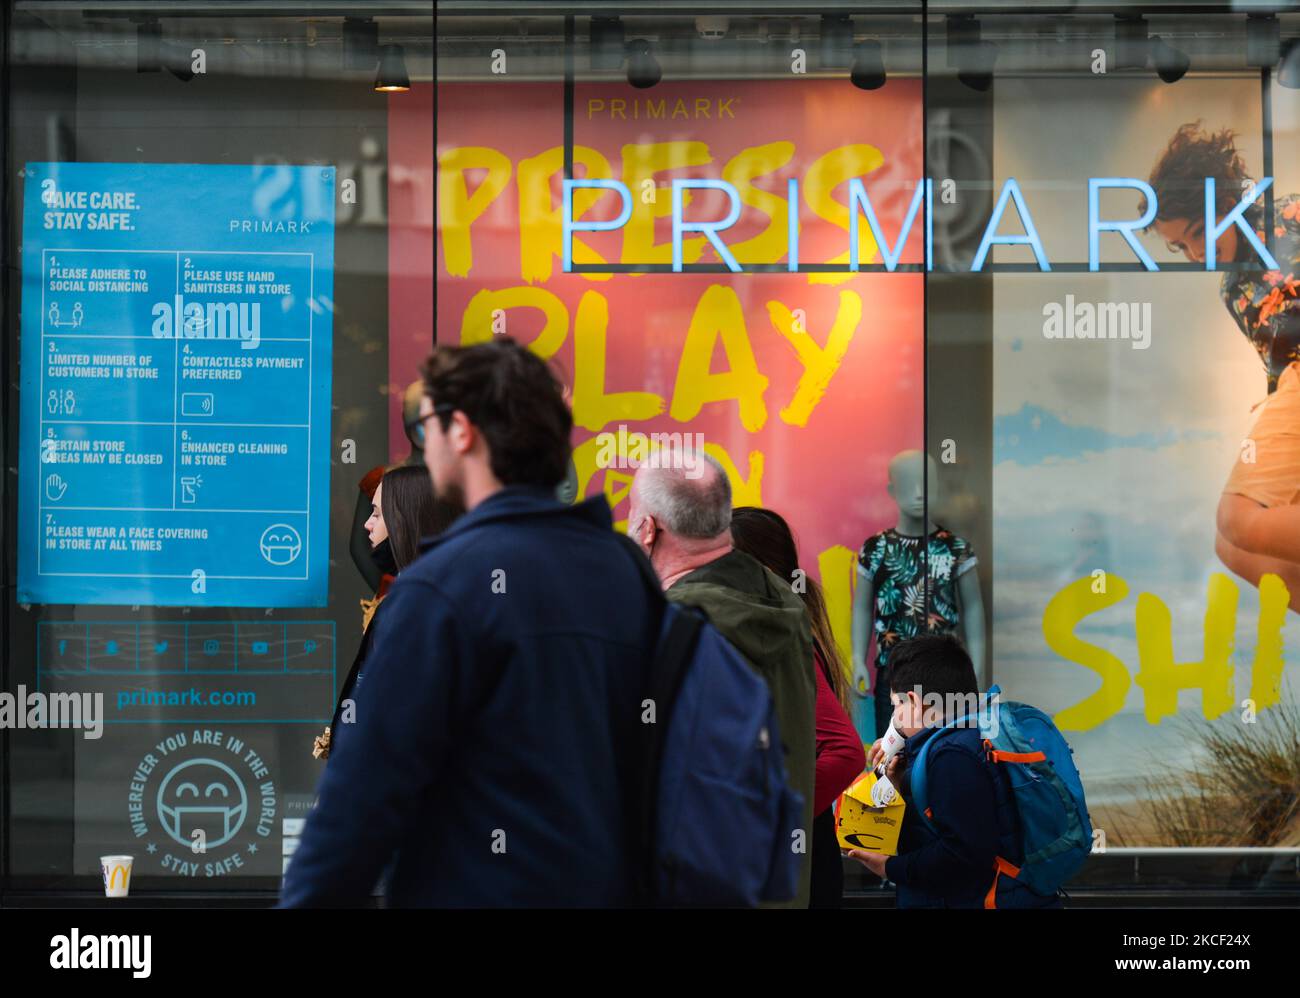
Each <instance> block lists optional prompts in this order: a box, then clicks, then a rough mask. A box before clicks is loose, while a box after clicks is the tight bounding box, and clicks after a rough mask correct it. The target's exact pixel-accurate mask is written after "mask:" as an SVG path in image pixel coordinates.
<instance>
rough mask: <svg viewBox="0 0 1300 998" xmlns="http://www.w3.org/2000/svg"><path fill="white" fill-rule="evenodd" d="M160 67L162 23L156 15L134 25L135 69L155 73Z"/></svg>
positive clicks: (139, 71) (138, 71) (140, 71)
mask: <svg viewBox="0 0 1300 998" xmlns="http://www.w3.org/2000/svg"><path fill="white" fill-rule="evenodd" d="M161 69H162V24H160V23H159V21H158V19H157V18H156V17H152V18H149V19H148V20H144V21H141V22H140V23H139V24H137V25H136V26H135V71H136V72H137V73H156V72H158V71H159V70H161Z"/></svg>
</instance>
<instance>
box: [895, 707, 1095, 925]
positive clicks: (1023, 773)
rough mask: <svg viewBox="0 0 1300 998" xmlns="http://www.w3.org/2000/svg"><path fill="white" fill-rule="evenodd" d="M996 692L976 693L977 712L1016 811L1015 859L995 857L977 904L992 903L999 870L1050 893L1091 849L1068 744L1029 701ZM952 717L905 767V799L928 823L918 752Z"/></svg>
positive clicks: (946, 731) (942, 732)
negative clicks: (984, 892) (1018, 859)
mask: <svg viewBox="0 0 1300 998" xmlns="http://www.w3.org/2000/svg"><path fill="white" fill-rule="evenodd" d="M1001 693H1002V691H1001V690H1000V689H999V688H998V687H997V686H993V687H991V688H990V689H989V690H988V692H987V693H985V694H984V698H983V702H982V709H981V711H980V713H979V715H978V718H979V727H980V739H981V741H982V743H983V745H984V757H985V759H986V760H987V761H988V762H989V763H990V764H992V765H994V766H996V767H998V768H999V769H1000V770H1001V771H1002V772H1003V773H1004V774H1005V776H1006V778H1007V783H1008V786H1009V788H1010V793H1011V799H1012V801H1013V803H1014V804H1015V808H1016V814H1017V816H1018V817H1019V827H1020V845H1021V856H1022V857H1023V859H1022V860H1021V862H1020V865H1019V866H1016V865H1014V864H1013V863H1011V862H1010V861H1009V860H1007V859H1005V858H1004V857H1001V856H999V857H998V858H997V861H996V864H995V866H996V869H995V872H994V875H993V887H992V888H991V889H990V891H989V894H988V897H987V899H986V900H985V907H987V908H992V907H994V906H995V899H996V897H997V888H998V879H999V878H1000V877H1003V876H1006V877H1011V878H1013V879H1014V880H1016V881H1018V882H1020V883H1021V884H1023V885H1024V886H1026V887H1028V888H1029V889H1030V890H1031V891H1033V892H1034V893H1035V894H1038V895H1041V896H1043V897H1052V896H1054V895H1055V894H1057V893H1058V892H1059V890H1060V888H1061V886H1062V885H1063V884H1064V883H1065V882H1066V881H1068V880H1069V879H1070V877H1072V876H1073V875H1074V874H1075V873H1077V872H1078V871H1079V869H1080V867H1082V866H1083V864H1084V862H1085V861H1086V860H1087V858H1088V854H1089V853H1090V852H1091V851H1092V822H1091V820H1090V819H1089V817H1088V805H1087V802H1086V801H1085V799H1084V794H1083V781H1082V779H1080V777H1079V770H1078V768H1077V767H1076V766H1075V764H1074V758H1073V756H1074V750H1073V749H1072V748H1070V745H1069V743H1068V742H1067V741H1066V740H1065V737H1064V736H1063V735H1062V734H1061V732H1060V731H1059V730H1058V729H1057V727H1056V725H1055V724H1053V723H1052V719H1051V718H1050V717H1048V716H1047V715H1046V714H1045V713H1043V712H1042V711H1041V710H1039V709H1038V708H1037V707H1031V706H1029V705H1028V704H1024V703H1016V702H1014V701H1006V702H1004V701H1002V699H1001ZM966 720H967V719H966V718H965V717H961V718H954V719H953V720H951V721H949V722H948V723H947V724H945V725H944V726H943V727H942V728H940V729H939V731H937V732H935V734H934V735H932V736H931V737H930V738H928V739H927V740H926V742H925V744H924V745H922V746H921V750H920V752H918V753H917V756H916V760H915V761H914V762H913V763H912V767H911V791H912V795H911V796H912V800H911V801H910V802H909V803H912V804H913V805H914V807H915V809H916V812H917V813H918V814H920V815H921V816H922V820H924V821H925V822H926V824H927V825H929V826H930V828H931V829H933V827H934V825H933V822H932V821H931V819H930V817H929V815H928V814H927V813H926V812H927V811H928V810H929V803H928V800H927V794H926V771H925V770H926V757H927V756H928V754H929V752H930V750H931V749H932V748H933V747H934V745H935V743H936V742H939V741H941V740H942V739H943V738H944V737H945V736H947V735H950V734H951V733H953V732H956V731H957V730H959V729H961V728H962V727H965V726H966V724H965V722H966Z"/></svg>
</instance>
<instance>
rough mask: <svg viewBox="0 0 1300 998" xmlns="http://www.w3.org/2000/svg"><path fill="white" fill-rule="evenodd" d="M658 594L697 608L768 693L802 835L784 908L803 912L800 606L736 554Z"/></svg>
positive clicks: (809, 776)
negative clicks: (795, 888)
mask: <svg viewBox="0 0 1300 998" xmlns="http://www.w3.org/2000/svg"><path fill="white" fill-rule="evenodd" d="M666 595H667V596H668V598H669V599H670V600H672V601H673V602H674V603H684V604H687V605H689V606H696V607H699V608H700V609H701V610H703V611H704V613H705V615H706V616H707V617H708V618H709V620H710V621H711V622H712V624H713V626H714V627H716V628H717V629H718V630H719V631H720V632H722V635H723V637H725V638H726V639H727V640H728V641H729V642H731V644H732V645H733V646H734V647H735V648H736V650H737V651H739V652H740V653H741V654H742V655H743V656H744V657H745V659H746V660H747V661H748V662H749V664H750V665H751V666H752V667H753V669H754V671H755V672H757V673H758V674H759V675H760V676H762V677H763V678H764V679H765V680H766V681H767V685H768V688H769V689H770V690H771V691H772V699H773V700H774V701H775V702H776V715H777V724H778V725H780V728H781V741H782V742H783V743H784V745H785V768H786V777H787V779H788V780H789V782H790V786H791V787H793V788H794V789H795V790H796V791H797V792H798V793H799V794H801V795H802V796H803V801H804V807H803V821H802V824H801V826H800V827H801V828H802V829H803V835H802V836H798V840H797V841H796V842H793V843H791V847H792V848H795V849H801V850H802V852H803V863H802V867H801V871H800V875H799V893H798V895H797V896H796V899H795V900H794V901H793V902H790V903H789V905H788V907H799V908H806V907H808V878H809V874H810V865H809V857H810V855H811V846H812V818H813V814H812V801H813V774H814V769H815V765H816V755H817V744H816V727H815V724H816V720H815V713H816V709H817V685H816V681H815V679H814V675H813V668H814V666H813V648H812V631H811V629H810V628H809V625H808V615H807V613H806V612H805V610H804V605H803V600H801V599H800V598H799V597H798V596H797V595H796V594H795V592H794V590H793V589H792V588H791V586H790V583H788V582H784V581H782V579H781V578H779V577H778V576H776V575H774V574H773V573H772V572H770V571H768V570H767V569H766V568H764V567H763V565H762V564H760V563H759V562H758V561H757V560H755V559H754V558H752V557H750V556H749V555H747V554H745V553H744V552H743V551H736V550H732V551H730V552H728V553H727V554H725V555H723V556H722V557H721V558H718V559H717V560H716V561H711V562H709V563H708V564H707V565H704V566H702V567H700V568H697V569H695V571H693V572H691V573H690V574H688V575H685V576H683V577H682V578H681V579H679V580H678V581H677V582H676V583H674V584H673V585H672V587H671V588H670V589H669V590H668V592H667V594H666ZM783 907H785V906H783Z"/></svg>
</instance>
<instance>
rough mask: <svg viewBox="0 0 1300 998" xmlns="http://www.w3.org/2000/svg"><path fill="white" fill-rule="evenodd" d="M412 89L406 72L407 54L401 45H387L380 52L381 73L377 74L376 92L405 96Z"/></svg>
mask: <svg viewBox="0 0 1300 998" xmlns="http://www.w3.org/2000/svg"><path fill="white" fill-rule="evenodd" d="M410 89H411V77H410V76H409V75H408V74H407V72H406V53H405V52H403V51H402V46H400V45H385V46H384V47H383V48H381V49H380V50H379V72H378V73H376V74H375V92H376V93H381V94H404V93H406V92H407V91H408V90H410Z"/></svg>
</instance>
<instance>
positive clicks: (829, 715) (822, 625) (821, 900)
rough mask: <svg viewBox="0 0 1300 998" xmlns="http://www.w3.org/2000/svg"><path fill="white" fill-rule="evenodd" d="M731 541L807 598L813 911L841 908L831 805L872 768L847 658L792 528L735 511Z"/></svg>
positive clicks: (757, 511) (765, 513)
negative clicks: (851, 711)
mask: <svg viewBox="0 0 1300 998" xmlns="http://www.w3.org/2000/svg"><path fill="white" fill-rule="evenodd" d="M731 540H732V543H733V544H734V545H735V547H736V549H737V550H739V551H744V552H745V553H746V554H748V555H750V556H751V557H753V558H756V559H758V561H760V562H761V563H762V564H763V565H765V566H766V567H767V568H768V569H770V570H771V571H772V573H773V574H775V575H777V576H779V577H780V578H781V579H783V580H785V581H786V582H787V583H788V584H789V585H790V587H791V588H792V589H793V590H794V591H795V592H796V593H797V594H798V595H799V596H800V598H801V599H803V603H804V609H805V611H806V612H807V614H808V623H809V625H810V626H811V628H812V634H813V663H812V665H813V672H814V673H815V674H816V680H817V767H816V777H815V779H814V781H813V814H814V815H815V817H814V819H813V832H812V890H811V895H810V900H809V905H808V906H809V907H810V908H838V907H840V904H841V900H842V898H843V894H844V865H843V862H842V861H841V858H840V849H839V845H838V844H837V842H836V838H835V814H834V812H833V811H832V810H831V804H833V803H834V802H835V798H836V797H838V796H839V795H840V793H841V792H842V791H843V790H844V788H845V787H847V786H848V785H849V784H850V783H852V782H853V780H854V779H855V778H856V777H857V776H858V774H860V773H861V772H862V770H863V769H864V768H865V767H866V753H865V752H864V751H863V748H862V742H861V740H860V739H859V738H858V733H857V731H856V730H855V729H854V727H853V722H852V721H850V720H849V715H848V697H849V684H848V678H847V676H846V675H845V671H844V658H843V656H842V655H841V654H840V649H839V646H838V645H837V644H836V642H835V635H834V634H833V633H832V632H831V622H830V617H829V616H828V615H827V613H826V600H825V599H824V598H823V596H822V590H821V586H819V585H818V584H817V582H816V580H814V579H812V578H809V577H808V575H807V574H806V573H805V572H804V571H803V570H802V569H801V568H800V567H799V551H798V548H797V547H796V546H795V541H794V534H793V533H791V531H790V525H789V524H787V523H786V522H785V519H784V518H783V517H782V516H781V515H780V514H779V513H774V512H772V510H770V509H762V508H760V507H758V506H740V507H737V508H736V509H734V510H732V513H731Z"/></svg>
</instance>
